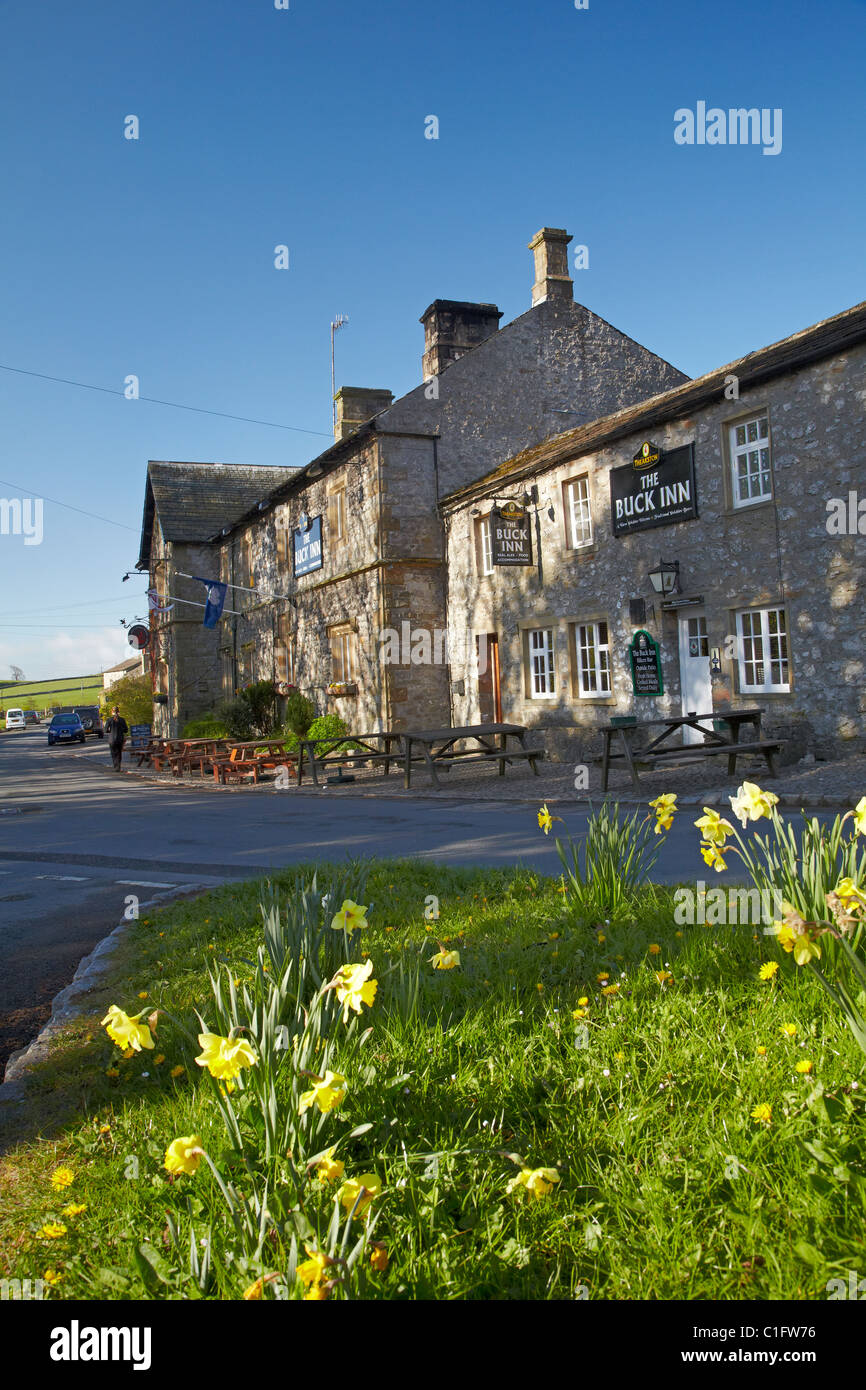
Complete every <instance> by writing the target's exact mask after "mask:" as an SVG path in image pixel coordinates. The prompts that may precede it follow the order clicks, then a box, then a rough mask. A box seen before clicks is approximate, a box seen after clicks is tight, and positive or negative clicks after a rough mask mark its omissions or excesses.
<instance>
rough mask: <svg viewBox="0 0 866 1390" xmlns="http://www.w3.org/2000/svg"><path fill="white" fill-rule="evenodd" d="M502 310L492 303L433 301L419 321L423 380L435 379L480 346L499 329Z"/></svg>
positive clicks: (449, 300)
mask: <svg viewBox="0 0 866 1390" xmlns="http://www.w3.org/2000/svg"><path fill="white" fill-rule="evenodd" d="M501 318H502V311H501V310H500V309H497V307H496V305H495V304H467V303H465V302H464V301H463V300H461V299H434V300H433V303H432V304H431V305H430V307H429V309H425V310H424V312H423V314H422V315H421V319H420V322H421V323H423V325H424V358H423V371H424V380H425V381H429V380H430V379H431V377H434V376H438V375H439V373H440V372H441V371H442V369H443V367H447V366H448V364H449V362H456V361H457V358H458V357H462V356H463V354H464V352H468V351H469V349H470V348H474V347H477V346H478V344H479V343H483V342H484V340H485V338H490V337H491V336H492V335H493V334H494V333H495V332H496V331H497V329H498V328H499V320H500V319H501Z"/></svg>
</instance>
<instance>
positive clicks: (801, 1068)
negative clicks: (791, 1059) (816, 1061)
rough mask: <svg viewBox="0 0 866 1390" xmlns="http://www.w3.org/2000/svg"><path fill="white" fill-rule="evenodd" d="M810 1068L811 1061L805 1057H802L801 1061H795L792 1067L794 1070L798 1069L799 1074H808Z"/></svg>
mask: <svg viewBox="0 0 866 1390" xmlns="http://www.w3.org/2000/svg"><path fill="white" fill-rule="evenodd" d="M811 1070H812V1063H811V1062H810V1061H809V1060H808V1058H806V1057H804V1058H803V1060H802V1062H797V1064H796V1066H795V1067H794V1071H798V1072H799V1073H800V1075H801V1076H808V1075H809V1072H810V1071H811Z"/></svg>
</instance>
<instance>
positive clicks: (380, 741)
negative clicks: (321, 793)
mask: <svg viewBox="0 0 866 1390" xmlns="http://www.w3.org/2000/svg"><path fill="white" fill-rule="evenodd" d="M400 738H401V735H400V734H395V733H390V732H385V733H374V734H346V735H345V737H343V738H339V737H337V738H335V737H334V736H333V735H332V736H331V737H330V738H302V739H300V740H299V743H298V771H297V783H298V786H300V785H301V778H302V777H303V775H304V758H305V757H306V760H307V764H308V766H309V769H310V772H311V774H312V777H313V783H314V785H315V786H317V787H318V786H319V785H320V783H319V777H318V774H319V772H320V771H327V769H328V767H329V766H334V765H336V766H338V767H340V768H342V767H343V766H344V765H345V764H346V763H348V764H349V765H350V766H352V767H354V766H355V765H356V764H362V763H382V764H384V768H383V771H384V775H385V776H386V777H387V776H388V772H389V770H390V767H391V763H398V762H399V761H400V757H401V755H400V753H399V752H395V751H394V745H395V744H397V743H399V742H400ZM321 745H325V747H324V748H323V750H322V752H321V753H319V752H317V750H318V749H319V747H320V746H321Z"/></svg>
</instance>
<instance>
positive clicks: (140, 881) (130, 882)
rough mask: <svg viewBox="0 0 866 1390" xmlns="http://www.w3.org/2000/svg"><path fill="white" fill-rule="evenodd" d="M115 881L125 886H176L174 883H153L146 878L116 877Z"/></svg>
mask: <svg viewBox="0 0 866 1390" xmlns="http://www.w3.org/2000/svg"><path fill="white" fill-rule="evenodd" d="M114 881H115V883H120V884H123V885H124V886H125V887H127V888H177V887H179V885H178V884H176V883H154V882H152V880H151V879H147V878H116V879H115V880H114Z"/></svg>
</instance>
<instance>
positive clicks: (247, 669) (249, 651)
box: [238, 642, 253, 688]
mask: <svg viewBox="0 0 866 1390" xmlns="http://www.w3.org/2000/svg"><path fill="white" fill-rule="evenodd" d="M252 679H253V644H252V642H250V643H249V644H248V645H247V646H245V647H241V649H240V652H239V653H238V686H239V687H240V688H243V686H245V685H250V684H251V682H252Z"/></svg>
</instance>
